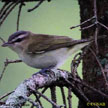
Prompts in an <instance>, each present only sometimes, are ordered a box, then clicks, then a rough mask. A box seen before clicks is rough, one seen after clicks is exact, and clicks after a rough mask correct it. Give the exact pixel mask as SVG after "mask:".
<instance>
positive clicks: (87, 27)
mask: <svg viewBox="0 0 108 108" xmlns="http://www.w3.org/2000/svg"><path fill="white" fill-rule="evenodd" d="M93 26H95V23H93V24H91V25H89V26H86V27H83V28H81V29H80V30H86V29H89V28H91V27H93Z"/></svg>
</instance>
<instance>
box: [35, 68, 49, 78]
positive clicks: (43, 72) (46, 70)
mask: <svg viewBox="0 0 108 108" xmlns="http://www.w3.org/2000/svg"><path fill="white" fill-rule="evenodd" d="M49 70H50V69H48V68H47V69H41V70H40V71H39V72H36V73H34V74H33V75H36V74H41V75H44V76H48V74H47V72H48V71H49Z"/></svg>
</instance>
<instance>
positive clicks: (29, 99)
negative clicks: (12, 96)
mask: <svg viewBox="0 0 108 108" xmlns="http://www.w3.org/2000/svg"><path fill="white" fill-rule="evenodd" d="M22 98H24V99H26V100H27V101H28V102H30V103H32V104H33V106H36V108H39V104H38V103H36V102H35V101H33V100H32V99H31V98H28V97H22Z"/></svg>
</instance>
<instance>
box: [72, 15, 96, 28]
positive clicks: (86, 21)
mask: <svg viewBox="0 0 108 108" xmlns="http://www.w3.org/2000/svg"><path fill="white" fill-rule="evenodd" d="M94 18H95V16H93V17H91V18H89V19H87V20H85V21H84V22H82V23H81V24H79V25H76V26H72V27H70V29H74V28H76V27H79V26H82V25H83V24H85V23H87V22H89V21H91V20H93V19H94Z"/></svg>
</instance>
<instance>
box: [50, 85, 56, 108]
mask: <svg viewBox="0 0 108 108" xmlns="http://www.w3.org/2000/svg"><path fill="white" fill-rule="evenodd" d="M50 91H51V100H52V101H53V102H55V103H56V102H57V99H56V87H55V86H52V87H50ZM52 108H55V106H54V105H52Z"/></svg>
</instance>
